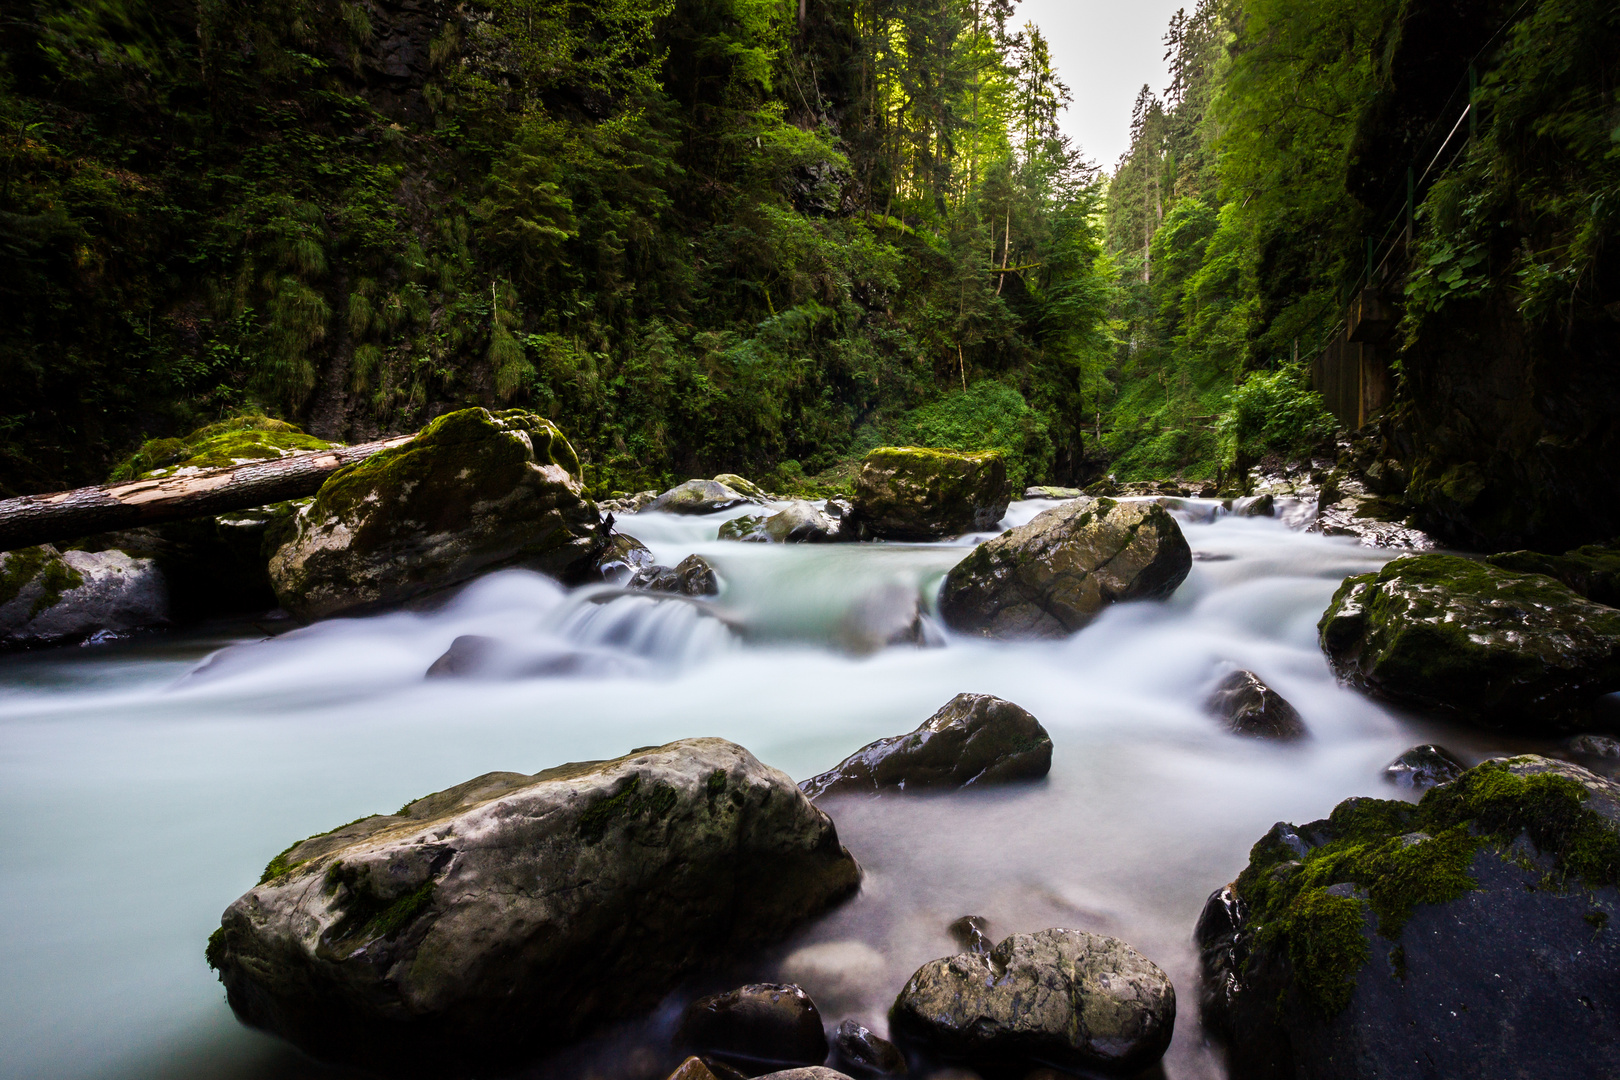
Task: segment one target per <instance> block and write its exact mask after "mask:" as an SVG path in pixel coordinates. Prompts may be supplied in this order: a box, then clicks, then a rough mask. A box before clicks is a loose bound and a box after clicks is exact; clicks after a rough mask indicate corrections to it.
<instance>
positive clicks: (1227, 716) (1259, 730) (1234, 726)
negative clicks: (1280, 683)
mask: <svg viewBox="0 0 1620 1080" xmlns="http://www.w3.org/2000/svg"><path fill="white" fill-rule="evenodd" d="M1204 707H1205V708H1206V709H1208V710H1209V711H1210V712H1211V713H1213V714H1214V715H1215V716H1218V717H1220V719H1221V720H1222V721H1224V722H1225V724H1226V729H1227V730H1228V731H1230V732H1231V733H1232V734H1234V735H1247V736H1249V737H1251V738H1256V739H1300V738H1304V737H1305V736H1306V735H1307V734H1309V733H1308V732H1307V731H1306V730H1305V722H1304V721H1303V720H1301V719H1300V718H1299V712H1298V711H1297V710H1295V708H1294V707H1293V706H1292V705H1290V704H1289V703H1288V700H1287V699H1286V698H1284V697H1283V696H1282V695H1281V694H1279V693H1277V691H1275V690H1273V689H1272V688H1271V687H1269V686H1267V685H1266V684H1265V683H1263V682H1261V681H1260V676H1258V675H1256V674H1255V673H1254V672H1252V671H1234V672H1232V673H1231V674H1230V675H1228V676H1226V678H1224V679H1222V680H1221V681H1220V682H1219V683H1217V684H1216V686H1215V690H1214V692H1213V693H1211V694H1210V695H1209V699H1208V700H1207V701H1206V702H1205V703H1204Z"/></svg>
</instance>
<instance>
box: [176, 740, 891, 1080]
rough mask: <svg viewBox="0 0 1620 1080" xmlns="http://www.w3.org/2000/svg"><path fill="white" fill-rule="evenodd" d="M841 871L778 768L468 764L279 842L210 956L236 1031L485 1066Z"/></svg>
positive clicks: (571, 1030) (816, 818)
mask: <svg viewBox="0 0 1620 1080" xmlns="http://www.w3.org/2000/svg"><path fill="white" fill-rule="evenodd" d="M859 882H860V869H859V867H858V866H856V864H855V860H854V859H853V858H851V857H850V855H849V853H848V852H847V851H845V850H844V848H843V847H842V846H841V845H840V844H839V842H838V833H837V830H836V829H835V828H834V827H833V823H832V821H831V820H830V819H829V818H828V817H827V816H826V815H825V814H823V813H822V812H821V811H819V810H817V809H816V808H815V807H814V806H813V805H812V804H811V803H810V801H809V800H808V799H807V798H805V797H804V796H803V795H802V794H801V793H800V792H799V790H798V789H797V788H796V787H795V786H794V785H793V782H792V781H791V780H789V779H788V777H786V776H785V775H783V774H782V773H780V772H778V771H777V770H775V769H772V768H769V767H768V766H765V765H762V764H760V762H758V761H757V760H755V759H754V757H753V756H752V755H750V754H749V753H748V752H747V751H746V750H744V749H743V748H742V747H740V746H736V745H734V744H732V743H728V742H725V741H723V740H720V739H687V740H684V741H681V742H675V743H670V744H668V745H666V746H662V747H657V748H651V749H645V750H641V751H637V752H635V753H632V754H629V755H627V756H625V757H622V758H618V759H615V760H613V761H605V762H585V763H581V764H571V765H564V766H559V767H557V768H554V769H548V770H546V771H544V772H541V773H537V774H535V775H533V776H525V775H522V774H519V773H490V774H486V775H484V776H481V777H478V778H477V779H475V780H471V781H468V782H467V783H465V784H461V785H459V786H457V787H454V788H450V789H448V790H446V791H442V792H438V793H436V794H433V795H429V796H426V797H424V798H421V799H417V800H416V801H414V802H411V803H408V804H407V805H406V806H405V807H404V808H402V810H401V811H400V812H399V813H397V814H389V815H378V816H375V817H370V818H365V819H363V820H361V821H357V822H354V823H352V824H350V825H346V826H343V827H341V828H338V829H335V830H333V831H332V832H330V833H327V834H324V835H321V836H316V837H311V838H310V839H308V840H305V841H303V842H302V843H299V844H295V845H293V846H292V847H291V848H289V849H288V850H287V851H285V852H283V853H282V854H281V855H278V856H277V857H276V858H275V859H274V860H273V861H272V862H271V864H270V866H269V867H267V868H266V871H265V875H264V878H263V879H262V881H261V882H260V884H259V885H258V886H257V887H255V888H254V889H252V890H251V891H249V892H248V893H247V894H246V895H245V896H243V897H242V898H241V899H239V900H237V901H236V902H235V903H234V904H232V905H231V906H230V907H229V908H228V909H227V910H226V912H225V915H224V918H223V920H222V925H221V928H220V929H219V930H218V931H216V933H215V934H214V936H213V937H212V938H211V939H210V940H209V946H208V959H209V963H210V964H211V965H212V966H213V967H214V968H215V969H216V970H218V971H219V973H220V980H221V981H222V982H223V983H224V984H225V988H226V993H227V996H228V999H229V1001H230V1003H231V1006H232V1008H233V1009H235V1011H236V1013H237V1016H238V1017H239V1018H240V1019H241V1020H242V1021H243V1022H244V1023H247V1024H249V1025H251V1026H254V1027H259V1028H263V1029H266V1030H268V1031H271V1032H274V1033H276V1034H279V1035H281V1036H282V1037H284V1038H286V1039H288V1040H289V1041H291V1042H293V1043H294V1044H295V1045H297V1046H299V1047H301V1048H302V1049H304V1050H306V1051H307V1052H309V1053H311V1054H313V1055H315V1056H317V1057H323V1058H332V1059H339V1060H343V1061H348V1062H354V1063H364V1064H366V1065H367V1067H369V1068H372V1069H378V1070H382V1071H390V1070H398V1069H403V1068H410V1069H412V1070H428V1069H440V1070H449V1071H460V1070H464V1069H467V1068H472V1067H475V1066H477V1067H480V1068H484V1067H490V1068H493V1067H495V1066H497V1065H501V1064H505V1063H510V1062H511V1061H515V1060H518V1059H520V1058H521V1057H523V1056H524V1055H526V1054H529V1055H532V1054H533V1053H535V1052H536V1051H538V1050H540V1049H546V1048H550V1047H554V1046H556V1045H557V1044H558V1043H559V1042H562V1041H566V1040H568V1039H571V1038H574V1037H576V1036H578V1035H579V1034H581V1033H582V1032H584V1031H586V1030H587V1029H589V1028H591V1027H593V1026H595V1025H597V1024H600V1023H602V1022H605V1021H608V1020H612V1019H614V1018H617V1017H623V1016H629V1015H634V1014H637V1013H640V1012H643V1011H645V1010H647V1009H650V1008H651V1007H652V1006H653V1005H655V1004H656V1003H657V1002H658V1001H659V1000H660V999H661V998H662V997H663V996H664V995H665V994H667V993H668V992H669V991H670V990H671V989H672V988H673V987H674V986H675V985H676V983H678V982H679V981H680V979H681V978H682V977H683V976H685V975H686V974H687V973H688V972H690V971H693V970H694V969H697V968H700V967H705V966H710V965H715V964H720V963H727V962H732V961H734V960H735V959H736V958H737V957H739V956H741V955H745V954H746V953H747V952H748V951H749V950H751V949H753V948H756V947H758V946H759V945H761V944H764V943H769V942H772V941H775V940H777V939H779V938H780V937H781V936H782V935H783V934H785V933H786V932H787V931H788V930H789V929H790V928H792V927H793V926H795V925H797V924H798V923H800V922H802V921H803V920H805V919H807V918H809V917H810V916H812V915H815V914H818V913H819V912H821V911H824V910H825V909H826V908H827V907H828V906H829V905H831V904H834V903H836V902H837V901H839V900H841V899H843V898H844V897H846V896H848V895H849V894H850V893H851V892H853V891H854V890H855V889H856V888H857V887H858V885H859Z"/></svg>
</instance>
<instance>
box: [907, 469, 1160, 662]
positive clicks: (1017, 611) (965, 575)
mask: <svg viewBox="0 0 1620 1080" xmlns="http://www.w3.org/2000/svg"><path fill="white" fill-rule="evenodd" d="M1191 569H1192V549H1191V548H1189V547H1188V546H1187V540H1186V538H1185V537H1184V536H1182V535H1181V526H1180V525H1178V524H1176V520H1175V518H1173V517H1171V516H1170V514H1169V512H1168V511H1166V510H1165V509H1164V508H1163V507H1162V506H1157V505H1155V504H1153V503H1145V502H1128V503H1127V502H1114V501H1112V500H1110V499H1098V500H1095V501H1092V500H1076V501H1074V502H1070V503H1064V504H1063V505H1061V506H1056V507H1053V508H1052V509H1050V510H1047V511H1044V512H1042V513H1041V514H1039V515H1038V516H1037V517H1036V518H1035V519H1034V520H1033V521H1031V522H1030V523H1029V524H1027V525H1020V526H1019V527H1018V528H1016V529H1009V530H1008V531H1007V532H1005V533H1002V534H1001V535H1000V536H998V537H996V538H995V539H993V540H987V541H985V542H984V543H982V544H980V545H979V546H978V547H977V548H975V549H974V550H973V553H972V554H970V555H969V556H968V557H967V558H965V559H963V560H962V561H961V562H960V563H957V564H956V566H955V567H954V568H952V570H951V572H950V573H949V574H947V575H946V577H945V584H944V587H943V588H942V589H941V591H940V597H939V610H940V614H941V615H942V616H944V618H945V622H946V624H947V625H948V626H950V627H951V628H952V629H953V630H958V631H961V632H963V633H969V634H979V635H982V636H984V637H996V638H1019V637H1033V638H1058V637H1063V636H1065V635H1068V634H1072V633H1074V632H1075V631H1076V630H1079V629H1080V628H1081V627H1083V626H1085V625H1086V624H1087V623H1088V622H1090V621H1091V620H1092V619H1093V618H1094V617H1095V616H1096V614H1097V613H1098V612H1099V611H1101V610H1102V609H1103V608H1104V607H1106V606H1108V605H1109V604H1113V603H1118V602H1121V601H1126V600H1158V599H1162V598H1164V597H1167V596H1169V595H1170V594H1171V593H1173V592H1175V591H1176V588H1177V586H1179V585H1180V584H1181V583H1182V581H1184V580H1185V579H1186V577H1187V573H1188V571H1190V570H1191Z"/></svg>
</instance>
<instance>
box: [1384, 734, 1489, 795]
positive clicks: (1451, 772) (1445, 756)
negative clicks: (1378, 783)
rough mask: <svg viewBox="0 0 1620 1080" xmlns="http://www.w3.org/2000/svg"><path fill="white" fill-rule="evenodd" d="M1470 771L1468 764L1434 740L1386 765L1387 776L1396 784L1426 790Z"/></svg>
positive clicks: (1416, 747)
mask: <svg viewBox="0 0 1620 1080" xmlns="http://www.w3.org/2000/svg"><path fill="white" fill-rule="evenodd" d="M1467 771H1468V766H1466V765H1464V764H1463V763H1462V762H1460V761H1458V760H1457V759H1456V758H1454V757H1452V756H1451V753H1450V752H1449V751H1448V750H1446V749H1445V748H1444V747H1439V746H1436V745H1434V744H1433V743H1424V744H1423V745H1422V746H1414V747H1412V749H1410V750H1408V751H1406V752H1405V753H1404V754H1402V755H1401V756H1400V757H1398V758H1396V759H1395V760H1394V761H1392V762H1390V763H1389V764H1388V765H1386V766H1384V779H1385V780H1386V781H1388V782H1389V783H1391V784H1394V785H1395V786H1396V787H1402V788H1407V789H1409V790H1412V791H1425V790H1427V789H1429V788H1432V787H1438V786H1440V785H1441V784H1449V783H1451V782H1452V781H1453V780H1455V779H1457V777H1459V776H1461V775H1462V774H1463V773H1465V772H1467Z"/></svg>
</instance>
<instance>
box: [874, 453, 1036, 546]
mask: <svg viewBox="0 0 1620 1080" xmlns="http://www.w3.org/2000/svg"><path fill="white" fill-rule="evenodd" d="M1010 496H1011V492H1010V489H1009V488H1008V486H1007V466H1006V464H1005V463H1004V462H1003V461H1002V460H1001V455H1000V454H997V453H994V452H988V453H979V454H961V453H956V452H955V451H951V450H929V449H924V448H922V447H917V446H886V447H882V448H880V449H877V450H873V451H872V452H871V453H869V454H867V455H866V457H865V458H864V459H862V461H861V469H860V472H859V474H858V475H857V476H856V477H855V498H854V500H853V501H852V514H851V518H852V520H851V522H850V525H851V527H852V528H853V530H854V531H855V533H856V535H858V536H860V537H861V538H862V539H865V538H867V537H876V538H878V539H881V540H939V539H941V538H943V537H946V536H957V535H960V534H962V533H966V532H981V531H983V530H985V529H993V528H995V526H996V522H998V521H1000V520H1001V519H1002V518H1003V517H1005V516H1006V514H1007V504H1008V502H1009V499H1010Z"/></svg>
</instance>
